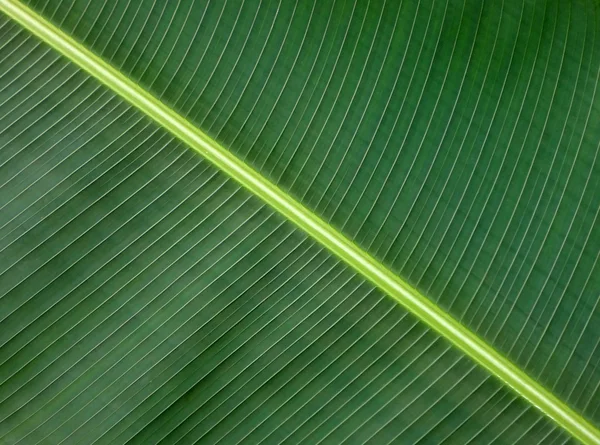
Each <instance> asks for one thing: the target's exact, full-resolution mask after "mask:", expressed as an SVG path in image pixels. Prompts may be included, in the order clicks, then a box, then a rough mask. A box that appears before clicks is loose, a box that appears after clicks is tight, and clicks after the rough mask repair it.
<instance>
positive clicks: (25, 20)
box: [0, 0, 600, 444]
mask: <svg viewBox="0 0 600 445" xmlns="http://www.w3.org/2000/svg"><path fill="white" fill-rule="evenodd" d="M0 9H1V10H2V11H3V12H4V13H6V14H7V15H8V16H10V17H12V18H13V19H14V20H15V21H17V22H19V23H20V24H21V25H22V26H23V27H24V28H26V29H27V30H29V31H30V32H31V33H33V34H34V35H36V36H37V37H39V38H40V39H42V40H43V41H45V42H46V43H47V44H49V45H50V46H52V47H53V48H54V49H55V50H57V51H58V52H59V53H61V54H63V55H64V56H65V57H67V58H68V59H69V60H71V61H72V62H73V63H75V64H76V65H78V66H80V67H81V68H82V69H84V70H85V71H87V72H88V73H89V74H90V75H91V76H93V77H95V78H96V79H98V80H99V81H101V82H102V83H104V84H105V85H106V86H107V87H108V88H110V89H111V90H112V91H114V92H115V93H116V94H118V95H119V96H121V97H122V98H123V99H125V100H126V101H128V102H129V103H131V104H132V105H133V106H135V107H136V108H138V109H139V110H140V111H142V112H143V113H144V114H146V115H147V116H149V117H150V118H152V119H153V120H154V121H155V122H157V123H158V124H159V125H160V126H162V127H164V128H165V129H166V130H168V131H169V132H171V133H172V134H173V135H174V136H176V137H177V138H179V139H180V140H181V141H183V142H185V143H186V144H187V145H188V146H189V147H190V148H191V149H193V150H195V151H197V152H198V153H199V154H201V155H202V156H203V157H204V158H206V159H207V160H209V161H210V162H212V163H213V164H214V165H215V166H217V167H218V168H219V169H221V170H222V171H223V172H225V173H226V174H228V175H229V176H231V177H232V178H233V179H235V180H236V181H237V182H239V183H240V184H241V185H242V186H244V187H245V188H246V189H248V190H249V191H250V192H251V193H253V194H254V195H256V196H258V197H259V198H261V199H262V200H263V201H265V202H266V203H268V204H269V205H270V206H271V207H272V208H273V209H275V210H276V211H277V212H279V213H281V214H282V215H283V216H284V217H286V218H287V219H288V220H290V221H291V222H293V223H294V224H295V225H296V226H298V227H299V228H300V229H302V230H304V231H305V232H306V233H308V234H309V235H310V236H311V237H313V238H314V239H315V240H316V241H317V242H319V243H320V244H321V245H322V246H324V247H325V248H326V249H328V250H329V251H330V252H331V253H333V254H334V255H336V256H337V257H339V258H341V259H342V260H343V261H344V262H345V263H346V264H348V265H349V266H351V267H352V268H353V269H354V270H355V271H356V272H358V273H359V274H361V275H362V276H363V277H364V278H365V279H367V280H369V281H370V282H371V283H373V284H374V285H375V286H377V287H378V288H380V289H381V290H382V291H384V292H385V293H387V294H388V295H389V296H390V297H391V298H393V299H394V300H396V301H397V302H398V303H399V304H400V305H402V306H404V307H405V308H406V309H407V310H409V311H410V312H412V313H413V314H414V315H416V316H417V317H418V318H419V319H421V320H422V321H423V322H425V323H426V324H427V325H429V326H430V327H431V328H432V329H434V330H435V331H437V332H438V333H439V334H440V335H442V336H443V337H445V338H446V339H447V340H448V341H450V342H451V343H453V344H454V345H455V346H456V347H457V348H458V349H460V350H461V351H462V352H464V353H465V354H466V355H468V356H469V357H471V359H473V360H474V361H476V362H477V363H479V364H480V365H481V366H483V367H484V368H485V369H487V370H488V371H489V372H490V373H491V374H493V375H495V376H496V377H497V378H499V379H500V380H502V381H503V382H504V383H505V384H506V385H508V386H509V387H511V388H512V389H513V390H514V391H515V392H517V393H518V394H519V395H520V396H522V397H523V398H525V399H526V400H528V401H529V402H530V403H531V404H532V405H534V406H536V407H537V408H538V409H539V410H540V411H541V412H542V413H544V414H545V415H546V416H548V417H550V418H551V419H553V420H554V421H555V422H556V423H557V424H558V425H559V426H561V427H562V428H564V429H565V430H566V431H568V432H569V433H570V434H571V435H572V436H573V437H575V438H577V439H578V440H580V441H581V442H583V443H585V444H598V443H600V431H599V430H598V429H596V428H595V427H594V426H593V425H592V424H590V423H589V422H588V421H587V420H585V419H584V418H583V417H582V416H581V415H580V414H579V413H577V412H575V411H574V410H573V409H571V408H570V407H569V406H567V405H566V404H565V403H564V402H563V401H561V400H560V399H558V398H557V397H556V396H555V395H554V394H552V393H551V392H550V391H549V390H547V389H546V388H544V387H543V386H542V385H541V384H540V383H538V382H537V381H535V380H534V379H533V378H531V377H530V376H529V375H527V374H526V373H525V372H523V371H522V370H521V369H519V368H518V367H517V366H516V365H514V364H513V363H512V362H511V361H510V360H509V359H508V358H506V357H504V356H503V355H502V354H500V353H499V352H498V351H496V350H495V349H494V348H493V347H492V346H491V345H489V344H488V343H486V342H485V341H483V340H482V339H481V338H479V337H478V336H477V335H476V334H475V333H473V332H472V331H470V330H469V329H467V328H466V327H465V326H463V325H462V324H461V323H460V322H459V321H457V320H456V319H454V318H453V317H451V316H450V315H449V314H447V313H446V312H444V311H443V310H441V309H440V308H439V307H438V306H436V305H435V304H433V303H432V302H431V301H430V300H429V299H427V298H426V297H425V296H424V295H422V294H421V293H420V292H419V291H417V290H416V289H414V288H413V287H411V286H410V285H409V284H408V283H407V282H405V281H404V280H402V279H401V278H400V277H398V276H397V275H395V274H394V273H393V272H391V271H390V270H389V269H387V268H386V267H385V266H384V265H382V264H381V263H380V262H378V261H377V260H375V259H374V258H373V257H371V256H370V255H369V254H368V253H367V252H366V251H364V250H362V249H361V248H360V247H358V246H356V245H355V244H354V243H353V242H352V241H350V240H349V239H348V238H346V237H345V236H344V235H343V234H342V233H341V232H339V231H337V230H336V229H335V228H333V227H332V226H331V225H329V224H328V223H326V222H325V221H324V220H322V219H321V218H320V217H319V216H317V215H316V214H314V213H313V212H312V211H310V210H309V209H307V208H306V207H305V206H303V205H302V204H301V203H300V202H298V201H296V200H295V199H294V198H292V197H291V196H290V195H288V194H287V193H286V192H284V191H283V190H281V189H280V188H279V187H277V186H276V185H275V184H273V183H271V182H270V181H269V180H267V179H266V178H264V177H263V176H262V175H261V174H260V173H258V172H257V171H255V170H254V169H253V168H251V167H250V166H249V165H247V164H246V163H244V162H243V161H241V160H240V159H238V158H237V157H236V156H234V155H233V154H232V153H231V152H230V151H228V150H227V149H226V148H225V147H223V146H221V145H220V144H219V143H218V142H216V141H215V140H213V139H211V138H210V137H209V136H208V135H207V134H205V133H204V132H203V131H201V130H200V129H199V128H197V127H195V126H194V125H192V124H191V123H190V122H189V121H188V120H186V119H185V118H184V117H183V116H181V115H179V114H178V113H177V112H176V111H174V110H172V109H171V108H169V107H167V106H166V105H164V104H163V103H162V102H160V100H158V99H157V98H156V97H154V96H152V95H151V94H150V93H148V92H147V91H145V90H144V89H142V88H141V87H140V86H139V85H137V84H136V83H134V82H133V81H132V80H130V79H129V78H127V77H126V76H124V75H123V74H121V73H120V72H119V71H118V70H117V69H115V68H113V67H112V66H111V65H109V64H108V63H107V62H105V61H104V60H103V59H101V58H100V57H98V56H96V55H94V54H93V53H92V52H91V51H89V50H88V49H86V48H85V47H84V46H82V45H80V44H79V43H77V42H76V41H75V40H74V39H73V38H71V37H70V36H69V35H67V34H65V33H64V32H62V31H61V30H60V29H58V28H57V27H55V26H54V25H52V24H51V23H49V22H48V21H46V20H45V19H44V18H42V17H41V16H39V15H38V14H37V13H35V12H33V11H32V10H30V9H29V8H28V7H26V6H24V5H22V4H21V3H20V2H19V1H17V0H0Z"/></svg>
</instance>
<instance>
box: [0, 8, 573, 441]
mask: <svg viewBox="0 0 600 445" xmlns="http://www.w3.org/2000/svg"><path fill="white" fill-rule="evenodd" d="M0 32H2V34H3V36H4V37H3V42H4V43H5V44H4V45H2V48H1V49H0V60H1V61H2V62H1V63H0V103H1V104H2V106H1V107H0V111H1V121H0V122H2V129H3V130H2V132H1V134H0V138H1V140H0V141H1V143H2V147H3V148H2V151H1V156H2V158H1V163H2V164H1V167H0V168H1V170H0V172H1V173H0V177H1V178H2V179H3V182H2V188H1V189H0V192H1V195H0V197H1V201H2V213H1V215H2V220H1V224H2V226H1V232H0V236H1V241H0V243H1V244H0V249H1V259H2V262H1V265H2V270H1V271H0V272H1V275H0V277H1V283H2V286H1V290H2V298H0V314H2V321H1V325H2V330H1V331H0V341H1V345H2V346H1V348H0V378H1V385H0V397H1V399H0V416H1V418H0V437H1V439H0V440H1V442H2V443H3V444H4V443H6V444H14V443H27V444H33V443H88V444H89V443H106V444H118V443H126V442H128V441H129V442H131V443H141V444H150V443H194V442H195V441H198V440H201V441H203V442H204V443H216V442H218V441H222V442H224V443H238V442H244V443H260V442H261V441H262V442H263V443H275V442H276V443H281V442H284V443H317V442H319V441H324V442H339V441H341V440H344V439H348V440H351V441H367V440H370V441H371V442H373V443H381V442H382V441H384V442H387V441H389V440H398V441H409V442H411V443H413V442H417V441H419V440H420V441H422V442H423V443H430V442H431V441H434V442H441V441H443V440H447V441H452V442H453V441H459V442H461V443H466V442H468V441H469V440H474V441H479V440H484V441H486V442H488V441H491V440H494V439H495V440H497V441H500V442H506V443H515V441H518V440H520V441H521V442H522V443H531V440H532V439H533V440H534V441H538V442H540V441H542V440H551V439H552V440H557V442H560V441H564V440H566V439H567V437H566V436H565V435H564V433H562V432H561V431H560V429H559V428H558V427H557V426H556V425H554V424H553V423H552V422H551V421H550V420H548V419H546V418H544V417H543V416H542V415H541V414H540V413H538V412H537V411H536V410H534V409H533V408H532V407H530V406H528V405H527V404H526V403H525V402H524V401H522V400H520V399H519V398H518V397H517V396H516V395H514V394H513V393H512V392H511V391H509V390H508V389H506V388H505V387H503V386H502V385H501V384H500V383H499V382H497V381H496V380H495V379H494V378H492V377H491V376H489V375H487V374H486V373H485V372H484V371H483V370H481V369H479V368H478V367H476V366H475V365H474V364H473V363H472V362H471V361H470V360H469V359H468V358H466V357H464V356H462V355H461V354H460V353H458V352H457V351H455V350H454V349H453V348H451V347H450V346H449V345H448V344H447V343H446V342H445V341H444V340H443V339H441V338H439V336H437V335H436V334H434V333H432V332H430V331H429V330H428V329H427V328H426V327H425V326H424V325H422V324H421V323H420V322H418V321H417V320H415V319H414V318H413V317H412V316H410V315H408V314H406V313H405V312H404V311H403V310H401V309H400V308H399V307H398V306H397V305H396V304H395V303H394V302H393V301H392V300H390V299H389V298H387V297H385V296H384V295H382V294H381V293H380V292H378V291H377V290H375V289H374V288H373V287H372V286H370V285H369V284H367V283H366V282H364V280H362V279H361V277H359V276H356V275H355V274H354V273H353V272H352V271H350V270H348V268H347V267H345V266H344V265H343V264H340V263H339V261H337V260H336V259H334V258H333V257H332V256H331V255H330V254H329V253H328V252H326V251H324V250H323V249H322V248H320V247H319V246H318V245H315V243H314V242H312V241H311V240H310V239H307V237H306V235H305V234H303V233H302V232H300V231H298V230H297V229H295V228H294V227H293V226H292V225H291V224H290V223H289V222H286V221H285V220H283V219H282V218H281V217H279V216H278V215H277V214H274V213H273V211H271V210H269V209H268V208H266V207H265V205H264V204H262V203H261V202H260V201H259V200H257V199H256V198H254V197H253V196H251V195H249V194H248V193H247V192H245V191H243V190H241V189H240V188H239V186H237V185H236V184H235V183H234V182H232V181H231V180H230V179H228V178H227V177H225V176H224V175H223V174H222V173H220V172H218V171H216V170H215V169H214V168H212V167H211V166H209V165H207V163H206V162H205V161H203V160H202V159H201V158H200V157H198V156H197V155H195V154H194V153H193V152H191V151H190V150H188V149H187V148H185V147H183V146H181V144H179V143H178V142H177V141H176V140H174V139H173V138H172V137H171V136H170V135H168V134H167V133H165V132H164V131H163V130H162V129H160V128H157V127H156V126H155V125H154V124H153V123H151V122H149V121H148V120H147V118H145V117H144V116H142V115H141V114H140V113H139V112H137V111H135V110H132V109H131V108H130V107H129V106H128V105H126V104H124V103H123V102H122V101H121V100H120V99H118V98H116V97H114V95H113V94H112V93H111V92H110V91H108V90H107V89H106V88H104V87H102V86H100V85H98V84H97V82H96V81H94V80H93V79H90V78H89V77H88V76H87V75H86V74H84V73H82V72H80V71H79V70H77V69H76V68H75V67H73V66H72V65H71V64H70V63H68V62H67V61H65V60H63V59H61V58H60V57H59V56H57V55H56V54H55V53H54V52H53V51H52V50H50V49H48V48H47V47H45V46H44V45H43V44H41V43H40V42H38V41H37V40H36V39H34V38H32V37H31V36H28V35H27V33H26V32H24V31H22V30H21V29H19V28H18V27H17V26H15V25H14V24H13V23H11V22H8V21H6V20H4V21H3V22H2V24H1V28H0Z"/></svg>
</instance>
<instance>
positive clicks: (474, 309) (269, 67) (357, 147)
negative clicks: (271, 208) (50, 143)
mask: <svg viewBox="0 0 600 445" xmlns="http://www.w3.org/2000/svg"><path fill="white" fill-rule="evenodd" d="M30 3H31V4H32V6H34V7H35V8H37V10H38V11H39V12H40V13H42V14H43V15H44V16H46V17H48V18H50V19H51V20H52V21H53V22H54V23H56V24H58V25H60V27H61V28H62V29H64V30H65V31H67V32H68V33H70V34H72V35H74V36H76V37H77V38H78V39H79V40H80V41H82V42H84V43H85V44H86V45H87V46H88V47H89V48H91V49H93V50H94V51H95V52H96V53H97V54H99V55H102V56H103V57H104V58H105V59H107V60H109V61H111V62H112V63H113V64H114V65H115V66H117V67H119V69H121V70H122V71H123V72H124V73H126V74H127V75H128V76H130V77H131V78H132V79H134V80H135V81H136V82H139V83H140V84H141V85H142V86H143V87H145V88H146V89H148V90H149V91H151V92H153V93H154V94H155V95H156V96H157V97H160V98H161V99H162V100H164V101H165V102H166V103H168V104H170V105H171V106H172V107H174V108H175V109H176V110H178V111H179V112H181V113H182V114H183V115H184V116H186V117H188V118H189V119H190V120H191V121H192V122H194V123H196V124H197V125H198V126H199V127H200V128H202V129H204V130H205V131H207V132H209V133H210V134H211V135H212V136H213V137H215V138H216V139H217V140H218V141H220V142H222V143H223V145H225V146H226V147H228V148H229V149H231V150H232V151H233V152H234V153H236V154H237V155H238V156H240V157H241V158H243V159H244V160H246V161H247V162H249V163H250V164H251V165H253V166H254V167H255V168H257V169H258V170H259V171H260V172H261V173H263V174H264V175H265V176H266V177H268V178H270V179H271V180H273V181H274V182H276V183H277V184H278V185H280V186H281V187H282V188H284V189H285V190H287V191H289V192H290V193H291V194H292V195H293V196H295V197H296V198H298V199H299V200H300V201H301V202H303V203H304V204H305V205H307V206H309V207H310V208H311V209H313V210H314V211H315V212H316V213H317V214H318V215H320V216H322V217H324V218H325V219H326V220H328V221H330V222H331V223H332V224H333V225H334V226H335V227H337V228H338V229H340V230H341V231H342V232H343V233H344V234H346V235H347V236H348V237H350V238H351V239H353V240H355V241H356V242H357V243H359V244H360V245H361V246H362V247H364V248H365V249H366V250H367V251H369V252H370V253H372V254H373V255H374V256H376V257H377V258H378V259H380V260H381V261H382V262H383V263H384V264H386V265H387V266H389V267H390V268H391V269H392V270H394V271H395V272H397V273H398V274H399V275H400V276H402V277H404V278H405V279H407V280H409V281H410V282H411V284H413V285H415V286H416V287H417V288H419V289H420V290H421V291H422V292H423V293H424V294H425V295H427V296H429V297H430V298H431V299H433V300H434V301H436V302H437V303H438V304H439V305H440V306H442V307H443V308H445V309H447V310H448V311H449V312H450V313H451V314H453V315H454V316H455V317H456V318H458V319H460V320H461V321H462V322H463V323H464V324H465V325H467V326H468V327H470V328H471V329H473V330H474V331H475V332H476V333H478V334H479V335H481V336H482V337H483V338H484V339H486V340H487V341H488V342H489V343H490V344H492V345H493V346H494V347H496V348H497V349H498V350H500V351H501V352H503V353H505V354H506V355H507V356H508V357H509V358H510V359H512V360H513V361H514V362H515V363H516V364H517V365H519V366H520V367H522V368H523V369H525V370H526V371H527V372H528V373H529V374H530V375H532V376H533V377H535V378H537V379H539V380H540V381H541V382H542V383H543V384H545V385H546V386H547V387H549V388H551V389H552V390H553V391H555V393H556V394H557V395H559V396H560V397H561V398H563V399H564V400H566V401H568V402H569V403H571V404H572V405H573V406H574V407H575V408H576V409H578V410H579V411H580V412H583V413H584V414H585V415H586V416H588V417H589V418H591V419H594V420H595V421H596V423H597V422H598V421H600V417H599V416H600V410H597V407H598V405H599V403H600V393H599V386H598V385H599V383H600V369H598V362H599V360H600V352H599V351H598V344H599V341H600V312H599V311H598V307H597V303H598V295H599V291H600V273H598V272H599V269H598V261H597V259H598V254H599V252H600V249H599V246H600V230H599V227H600V226H599V225H598V224H597V216H598V211H599V210H600V193H599V191H598V190H599V189H598V181H599V179H600V170H599V162H600V161H599V159H598V147H599V143H600V126H599V125H598V122H599V121H600V107H599V104H600V101H599V100H598V95H597V85H598V76H599V74H600V71H599V70H600V51H598V48H599V47H598V41H599V40H598V39H599V37H598V35H599V34H598V32H597V31H598V26H599V24H598V6H597V4H595V3H593V2H586V1H566V2H565V1H533V0H529V1H525V2H522V1H512V0H503V1H494V2H471V1H459V0H448V1H443V0H442V1H435V2H423V1H421V2H408V1H403V2H393V1H375V0H371V1H368V0H365V1H362V0H360V1H359V0H355V1H353V0H347V1H344V0H336V1H332V2H326V3H324V2H310V1H308V2H304V1H298V2H294V1H290V2H277V1H274V0H272V1H269V0H265V1H258V2H249V1H241V0H239V1H230V0H228V1H223V2H199V1H180V2H154V1H145V2H130V1H127V0H119V1H110V2H104V1H100V2H91V1H88V0H74V1H70V2H54V1H48V2H30Z"/></svg>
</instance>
